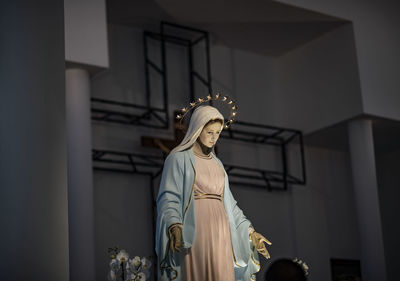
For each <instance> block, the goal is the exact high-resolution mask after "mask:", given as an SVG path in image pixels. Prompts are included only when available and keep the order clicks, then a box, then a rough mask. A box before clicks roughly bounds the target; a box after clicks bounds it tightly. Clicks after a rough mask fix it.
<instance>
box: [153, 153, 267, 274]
mask: <svg viewBox="0 0 400 281" xmlns="http://www.w3.org/2000/svg"><path fill="white" fill-rule="evenodd" d="M213 157H215V159H216V160H217V162H218V163H219V164H220V165H221V167H222V168H223V166H222V163H221V162H220V161H219V160H218V158H216V156H215V155H213ZM194 161H195V160H194V156H193V151H192V149H188V150H185V151H181V152H176V153H173V154H170V155H169V156H168V157H167V159H166V160H165V163H164V169H163V174H162V179H161V183H160V189H159V193H158V198H157V225H156V253H157V256H158V266H159V280H182V279H181V265H182V264H181V263H182V262H183V259H182V254H180V253H178V252H176V251H175V252H174V254H172V253H171V252H170V251H169V250H168V246H169V245H168V240H169V239H168V227H169V226H171V225H173V224H182V226H183V232H182V235H183V241H184V248H186V249H188V248H190V247H191V245H192V244H193V242H194V239H195V234H196V222H195V210H194V204H193V200H194V199H193V184H194V177H195V162H194ZM224 171H225V170H224ZM223 201H224V207H225V210H226V213H227V215H228V219H229V225H230V231H231V241H232V248H233V253H234V269H235V279H236V280H237V281H239V280H246V281H247V280H252V279H255V278H254V274H255V273H256V272H258V271H259V270H260V265H259V259H258V253H257V250H256V249H255V248H254V246H253V245H252V242H251V241H250V240H249V227H250V225H251V223H250V221H249V220H247V219H246V217H245V216H244V215H243V212H242V210H240V208H239V207H238V206H237V203H236V200H235V199H234V198H233V196H232V193H231V191H230V189H229V183H228V176H227V175H226V173H225V187H224V198H223ZM174 278H175V279H174ZM182 281H184V280H182Z"/></svg>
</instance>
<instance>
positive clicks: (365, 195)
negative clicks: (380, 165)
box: [338, 119, 386, 281]
mask: <svg viewBox="0 0 400 281" xmlns="http://www.w3.org/2000/svg"><path fill="white" fill-rule="evenodd" d="M348 134H349V148H350V156H351V167H352V173H353V184H354V195H355V200H356V202H355V203H356V210H357V218H358V229H359V232H360V248H361V270H362V280H363V281H376V280H380V281H385V280H386V265H385V257H384V248H383V235H382V223H381V215H380V208H379V198H378V184H377V176H376V166H375V152H374V140H373V133H372V121H371V120H366V119H358V120H354V121H351V122H350V123H349V124H348ZM338 243H340V241H338Z"/></svg>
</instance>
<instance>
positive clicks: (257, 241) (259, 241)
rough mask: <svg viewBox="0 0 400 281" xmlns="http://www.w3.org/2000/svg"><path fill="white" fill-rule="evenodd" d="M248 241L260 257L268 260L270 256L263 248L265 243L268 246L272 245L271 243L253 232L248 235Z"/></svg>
mask: <svg viewBox="0 0 400 281" xmlns="http://www.w3.org/2000/svg"><path fill="white" fill-rule="evenodd" d="M250 239H251V241H252V242H253V245H254V247H255V248H256V250H257V252H259V253H260V254H261V255H263V256H264V257H265V258H266V259H269V258H270V257H271V256H270V255H269V253H268V250H267V248H266V247H265V244H264V242H265V243H267V244H268V245H272V243H271V242H270V241H269V240H268V239H267V238H265V237H264V236H262V235H261V234H260V233H258V232H256V231H253V232H252V233H251V234H250Z"/></svg>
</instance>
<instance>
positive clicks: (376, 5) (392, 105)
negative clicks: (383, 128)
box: [279, 0, 400, 120]
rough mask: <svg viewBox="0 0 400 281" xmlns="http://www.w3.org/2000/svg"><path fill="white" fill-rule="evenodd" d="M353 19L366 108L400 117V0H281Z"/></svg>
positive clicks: (378, 113) (373, 112)
mask: <svg viewBox="0 0 400 281" xmlns="http://www.w3.org/2000/svg"><path fill="white" fill-rule="evenodd" d="M279 2H282V3H287V4H290V5H295V6H298V7H301V8H305V9H310V10H313V11H317V12H321V13H325V14H328V15H331V16H336V17H339V18H343V19H347V20H349V21H352V22H353V25H354V36H355V45H356V50H357V61H358V68H359V73H360V81H361V89H362V100H363V111H364V112H365V113H368V114H372V115H377V116H381V117H387V118H391V119H396V120H400V110H398V108H399V106H400V95H398V89H399V88H400V79H399V78H400V77H399V73H400V57H399V56H398V49H399V47H400V36H399V34H400V32H399V31H400V30H399V26H400V24H399V23H400V22H399V21H400V20H399V18H398V16H397V14H398V13H397V11H398V9H399V6H398V2H397V1H393V0H386V1H381V2H376V1H373V0H369V1H361V0H358V1H345V0H343V1H318V0H296V1H293V0H280V1H279Z"/></svg>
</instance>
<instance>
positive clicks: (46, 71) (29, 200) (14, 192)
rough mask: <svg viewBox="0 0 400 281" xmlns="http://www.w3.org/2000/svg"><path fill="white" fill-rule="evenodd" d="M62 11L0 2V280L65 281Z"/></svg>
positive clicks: (57, 4)
mask: <svg viewBox="0 0 400 281" xmlns="http://www.w3.org/2000/svg"><path fill="white" fill-rule="evenodd" d="M63 9H64V2H63V0H53V1H45V0H38V1H31V0H25V1H24V0H16V1H0V26H1V32H0V61H1V63H0V97H1V101H0V225H1V231H0V253H1V255H0V271H1V275H0V276H1V277H0V279H1V280H8V281H14V280H35V281H36V280H37V281H39V280H57V281H68V280H69V259H68V201H67V183H68V182H67V134H66V123H65V84H64V82H65V76H64V73H65V71H64V69H65V62H64V21H63V16H64V11H63Z"/></svg>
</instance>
